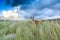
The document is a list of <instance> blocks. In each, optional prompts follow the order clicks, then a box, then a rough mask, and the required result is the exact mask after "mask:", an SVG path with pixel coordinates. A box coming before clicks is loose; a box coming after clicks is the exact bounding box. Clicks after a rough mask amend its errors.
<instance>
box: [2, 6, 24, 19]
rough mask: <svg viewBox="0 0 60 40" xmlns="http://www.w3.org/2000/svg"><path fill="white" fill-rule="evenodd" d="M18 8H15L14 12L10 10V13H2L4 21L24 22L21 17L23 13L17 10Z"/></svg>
mask: <svg viewBox="0 0 60 40" xmlns="http://www.w3.org/2000/svg"><path fill="white" fill-rule="evenodd" d="M17 8H18V7H15V8H14V9H13V10H8V11H5V10H3V11H2V16H3V17H4V19H9V20H23V19H24V17H23V16H21V15H19V14H20V13H21V11H20V10H19V8H18V10H17Z"/></svg>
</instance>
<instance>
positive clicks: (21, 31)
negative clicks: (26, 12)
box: [0, 20, 60, 40]
mask: <svg viewBox="0 0 60 40" xmlns="http://www.w3.org/2000/svg"><path fill="white" fill-rule="evenodd" d="M9 35H10V36H9ZM11 35H12V36H13V37H12V36H11ZM15 35H16V37H15ZM11 37H12V38H11ZM0 40H60V24H59V21H57V20H55V21H48V20H45V21H41V23H40V24H39V25H36V24H34V23H32V21H0Z"/></svg>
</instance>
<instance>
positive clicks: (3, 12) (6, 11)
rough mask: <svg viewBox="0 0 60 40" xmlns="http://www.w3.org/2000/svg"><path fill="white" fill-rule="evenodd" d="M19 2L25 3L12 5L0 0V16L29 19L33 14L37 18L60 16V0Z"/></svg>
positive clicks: (26, 0) (24, 0) (27, 0)
mask: <svg viewBox="0 0 60 40" xmlns="http://www.w3.org/2000/svg"><path fill="white" fill-rule="evenodd" d="M19 2H21V3H23V4H21V3H20V4H15V6H14V7H12V6H11V5H5V4H6V0H0V16H3V17H6V18H9V17H11V16H13V17H14V18H18V17H19V18H20V19H29V18H30V17H31V16H34V17H35V19H57V18H60V0H23V1H22V0H20V1H19ZM24 2H26V3H24ZM17 8H18V10H17ZM17 11H18V12H17Z"/></svg>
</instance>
